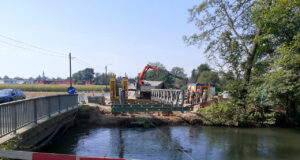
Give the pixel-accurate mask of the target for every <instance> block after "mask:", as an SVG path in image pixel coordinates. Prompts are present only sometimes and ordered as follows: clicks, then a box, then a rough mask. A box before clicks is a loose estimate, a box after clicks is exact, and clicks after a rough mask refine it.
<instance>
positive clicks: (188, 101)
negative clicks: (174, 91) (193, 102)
mask: <svg viewBox="0 0 300 160" xmlns="http://www.w3.org/2000/svg"><path fill="white" fill-rule="evenodd" d="M190 95H191V93H190V89H189V88H188V93H187V103H190Z"/></svg>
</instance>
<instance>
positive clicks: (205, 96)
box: [203, 89, 208, 102]
mask: <svg viewBox="0 0 300 160" xmlns="http://www.w3.org/2000/svg"><path fill="white" fill-rule="evenodd" d="M207 98H208V94H207V90H206V89H205V90H204V92H203V101H204V102H206V101H207Z"/></svg>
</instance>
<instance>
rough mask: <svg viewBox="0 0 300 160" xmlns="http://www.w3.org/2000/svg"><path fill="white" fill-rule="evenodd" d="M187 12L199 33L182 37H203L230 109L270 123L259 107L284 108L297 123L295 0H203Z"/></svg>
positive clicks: (299, 9)
mask: <svg viewBox="0 0 300 160" xmlns="http://www.w3.org/2000/svg"><path fill="white" fill-rule="evenodd" d="M190 13H191V17H190V21H191V22H194V23H195V24H196V26H197V27H198V28H199V33H197V34H193V35H191V36H189V37H185V42H186V43H187V44H189V45H200V44H201V42H203V41H205V42H208V44H209V45H208V46H207V48H206V53H208V57H217V58H218V60H222V61H221V63H222V62H223V64H221V66H225V67H226V71H224V72H222V74H221V79H222V81H221V82H220V84H221V85H223V86H224V88H223V89H225V90H228V91H229V93H230V94H231V97H232V100H231V101H232V104H235V105H234V107H235V109H236V110H237V109H241V108H242V109H244V110H245V112H246V113H247V114H249V115H248V117H247V118H248V121H254V122H261V123H262V124H273V123H274V119H272V117H273V118H274V117H275V115H274V113H269V112H265V109H264V108H263V109H261V110H260V109H259V108H261V107H262V106H268V107H272V108H278V109H284V110H285V111H286V115H287V120H288V121H289V122H291V123H294V124H300V118H299V117H300V116H299V115H300V106H299V104H300V86H299V85H300V72H299V70H300V47H299V46H300V29H299V28H300V16H299V15H300V1H299V0H272V1H265V0H250V1H229V0H222V1H213V0H208V1H205V2H203V3H202V4H200V5H198V6H195V7H194V8H192V9H190ZM196 75H197V71H196V70H193V72H192V80H196V79H195V77H197V76H196ZM207 77H208V75H205V74H203V77H202V79H204V80H202V81H206V80H205V78H207ZM197 79H199V78H198V77H197ZM261 103H264V104H263V105H262V104H261ZM250 108H251V109H250ZM250 110H251V111H250ZM212 113H213V112H212ZM218 113H219V112H218ZM237 115H240V114H237Z"/></svg>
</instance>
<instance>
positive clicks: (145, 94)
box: [137, 64, 188, 98]
mask: <svg viewBox="0 0 300 160" xmlns="http://www.w3.org/2000/svg"><path fill="white" fill-rule="evenodd" d="M149 69H152V70H155V71H160V72H163V73H165V74H168V75H171V76H173V77H175V78H178V79H181V80H183V81H185V83H186V84H187V83H188V78H185V77H181V76H178V75H176V74H174V73H171V72H169V71H167V70H165V69H161V68H158V67H154V66H151V65H149V64H147V65H146V66H145V67H144V69H143V71H142V72H141V74H140V76H139V82H138V84H137V91H138V95H139V97H140V98H150V96H151V87H149V86H148V87H147V86H146V85H144V83H143V77H144V75H145V73H146V72H147V71H148V70H149Z"/></svg>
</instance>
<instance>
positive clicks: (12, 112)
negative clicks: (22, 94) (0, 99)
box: [0, 95, 78, 137]
mask: <svg viewBox="0 0 300 160" xmlns="http://www.w3.org/2000/svg"><path fill="white" fill-rule="evenodd" d="M77 105H78V95H57V96H47V97H39V98H32V99H26V100H19V101H13V102H9V103H3V104H0V137H3V136H5V135H7V134H9V133H12V132H13V133H16V131H17V129H20V128H22V127H24V126H26V125H29V124H31V123H35V124H37V121H38V120H40V119H42V118H45V117H51V115H53V114H56V113H60V112H61V111H64V110H68V109H70V108H74V107H77Z"/></svg>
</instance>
